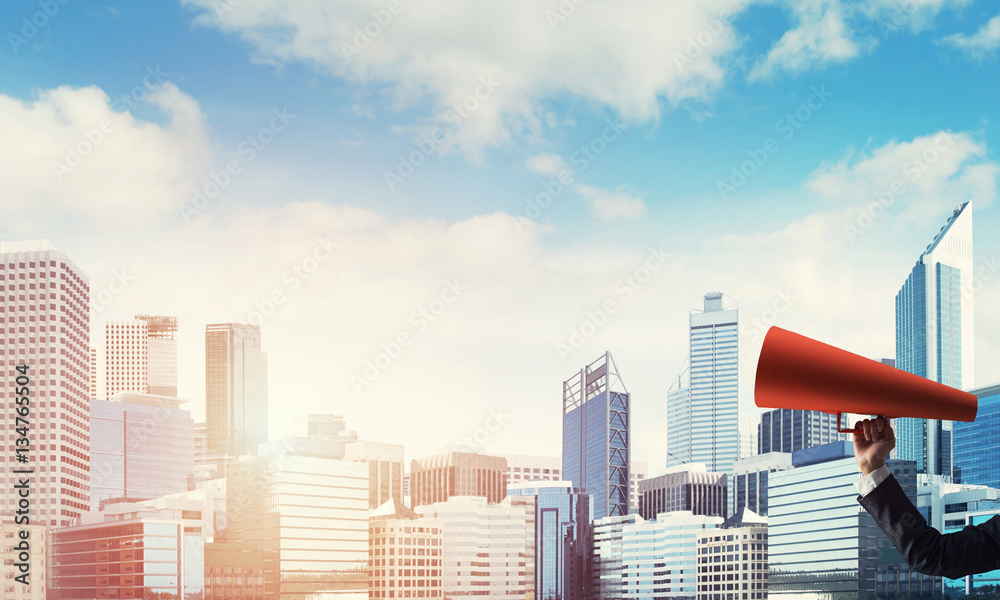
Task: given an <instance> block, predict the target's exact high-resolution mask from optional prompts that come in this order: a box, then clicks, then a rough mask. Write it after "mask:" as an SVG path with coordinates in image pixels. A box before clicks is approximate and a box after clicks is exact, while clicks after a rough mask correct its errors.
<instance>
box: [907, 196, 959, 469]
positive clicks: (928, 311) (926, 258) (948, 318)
mask: <svg viewBox="0 0 1000 600" xmlns="http://www.w3.org/2000/svg"><path fill="white" fill-rule="evenodd" d="M971 289H972V210H971V209H970V208H969V203H968V202H966V203H965V204H963V205H961V206H959V207H958V208H956V209H955V210H954V212H953V213H952V215H951V217H950V218H949V219H948V222H947V223H945V225H944V227H942V228H941V230H940V231H939V232H938V234H937V235H936V236H935V237H934V240H933V241H932V242H931V243H930V245H929V246H927V249H926V250H924V253H923V254H921V255H920V258H919V259H918V260H917V264H916V265H914V266H913V270H912V271H911V272H910V275H909V277H907V279H906V283H904V284H903V287H902V288H901V289H900V290H899V293H897V294H896V367H897V368H899V369H902V370H903V371H906V372H908V373H913V374H915V375H920V376H921V377H926V378H927V379H932V380H934V381H937V382H939V383H943V384H945V385H950V386H952V387H956V388H959V389H961V388H963V387H971V386H972V385H973V366H974V360H973V330H972V317H973V312H972V310H973V309H972V294H971ZM896 439H897V442H896V457H897V458H900V459H904V460H915V461H916V462H917V469H918V471H919V472H920V473H926V474H928V475H939V476H942V477H944V478H945V479H949V478H950V477H951V475H952V423H951V421H939V420H934V419H928V420H923V419H898V420H897V422H896Z"/></svg>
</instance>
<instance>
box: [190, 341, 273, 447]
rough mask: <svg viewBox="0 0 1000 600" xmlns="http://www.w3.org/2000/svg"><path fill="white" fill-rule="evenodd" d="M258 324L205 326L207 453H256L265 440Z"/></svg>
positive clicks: (263, 374)
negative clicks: (258, 446)
mask: <svg viewBox="0 0 1000 600" xmlns="http://www.w3.org/2000/svg"><path fill="white" fill-rule="evenodd" d="M260 348H261V341H260V327H258V326H257V325H244V324H241V323H222V324H215V325H208V326H206V328H205V404H206V422H207V425H208V431H207V433H208V438H207V444H208V448H207V453H208V454H209V455H210V456H213V457H223V456H240V455H242V454H256V452H257V444H259V443H261V442H266V441H267V354H265V353H264V352H261V349H260Z"/></svg>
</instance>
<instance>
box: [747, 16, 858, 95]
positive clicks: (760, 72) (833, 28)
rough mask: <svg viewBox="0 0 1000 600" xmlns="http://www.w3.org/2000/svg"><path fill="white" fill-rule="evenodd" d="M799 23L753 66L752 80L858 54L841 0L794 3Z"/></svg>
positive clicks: (750, 77)
mask: <svg viewBox="0 0 1000 600" xmlns="http://www.w3.org/2000/svg"><path fill="white" fill-rule="evenodd" d="M791 6H792V7H793V13H794V17H795V20H796V25H795V27H793V28H792V29H790V30H788V31H786V32H785V33H784V35H782V36H781V39H779V40H778V41H777V42H776V43H775V44H774V46H773V47H772V48H771V49H770V50H769V51H768V53H767V55H766V56H765V57H764V58H763V59H762V60H760V61H758V62H757V63H756V64H755V65H754V66H753V68H752V69H751V70H750V75H749V79H750V81H756V80H759V79H767V78H770V77H773V76H774V75H776V74H777V73H779V72H782V71H785V72H789V73H792V74H798V73H801V72H803V71H806V70H811V69H814V68H817V67H823V66H826V65H827V64H829V63H835V62H845V61H847V60H850V59H852V58H854V57H856V56H857V55H858V52H859V49H858V43H857V42H856V41H855V40H853V39H852V31H851V27H850V25H848V23H847V22H845V14H844V12H845V9H844V7H843V6H842V5H841V3H840V2H839V1H838V0H807V1H803V2H794V3H791Z"/></svg>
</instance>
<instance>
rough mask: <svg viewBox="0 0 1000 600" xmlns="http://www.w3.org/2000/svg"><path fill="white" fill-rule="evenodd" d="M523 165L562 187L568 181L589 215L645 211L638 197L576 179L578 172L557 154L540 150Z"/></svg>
mask: <svg viewBox="0 0 1000 600" xmlns="http://www.w3.org/2000/svg"><path fill="white" fill-rule="evenodd" d="M525 166H527V167H528V169H530V170H531V171H534V172H535V173H540V174H542V175H545V176H546V177H548V178H550V181H552V185H553V186H558V187H557V189H562V187H563V185H564V184H565V185H568V186H569V188H570V189H572V190H573V191H574V192H576V193H577V194H579V195H581V196H583V197H584V198H586V199H587V200H588V202H589V203H590V215H591V216H592V217H595V218H597V219H602V220H608V219H634V218H637V217H641V216H643V215H645V214H646V203H645V202H644V201H643V199H642V198H640V197H638V196H634V195H632V194H629V193H628V192H626V191H625V189H624V187H619V188H618V189H616V190H609V189H607V188H603V187H598V186H594V185H587V184H585V183H582V182H580V181H579V179H578V177H579V173H576V172H575V171H574V170H573V169H571V168H570V166H569V165H568V164H566V161H565V160H563V158H562V157H561V156H559V155H558V154H551V153H543V154H536V155H534V156H530V157H528V159H527V160H526V161H525Z"/></svg>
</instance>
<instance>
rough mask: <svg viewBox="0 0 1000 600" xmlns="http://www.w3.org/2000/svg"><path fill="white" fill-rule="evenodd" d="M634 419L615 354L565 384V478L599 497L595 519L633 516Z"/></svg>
mask: <svg viewBox="0 0 1000 600" xmlns="http://www.w3.org/2000/svg"><path fill="white" fill-rule="evenodd" d="M631 414H632V410H631V397H630V395H629V393H628V391H627V390H626V389H625V386H624V384H623V383H622V380H621V376H620V375H619V373H618V369H617V367H616V366H615V363H614V360H612V358H611V353H609V352H605V353H604V355H603V356H601V357H600V358H599V359H597V360H595V361H594V362H592V363H590V364H589V365H587V366H585V367H584V368H582V369H580V372H579V374H578V375H575V376H573V377H571V378H570V379H568V380H566V381H564V382H563V453H562V454H563V455H562V460H563V462H562V473H563V478H564V479H566V480H567V481H572V482H573V487H575V488H581V489H582V490H583V491H584V492H586V493H588V494H590V495H591V496H593V499H594V518H595V519H600V518H603V517H613V516H621V515H627V514H628V512H629V485H630V484H629V481H630V479H629V477H630V473H629V471H630V467H631V441H632V440H631V428H632V425H631Z"/></svg>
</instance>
